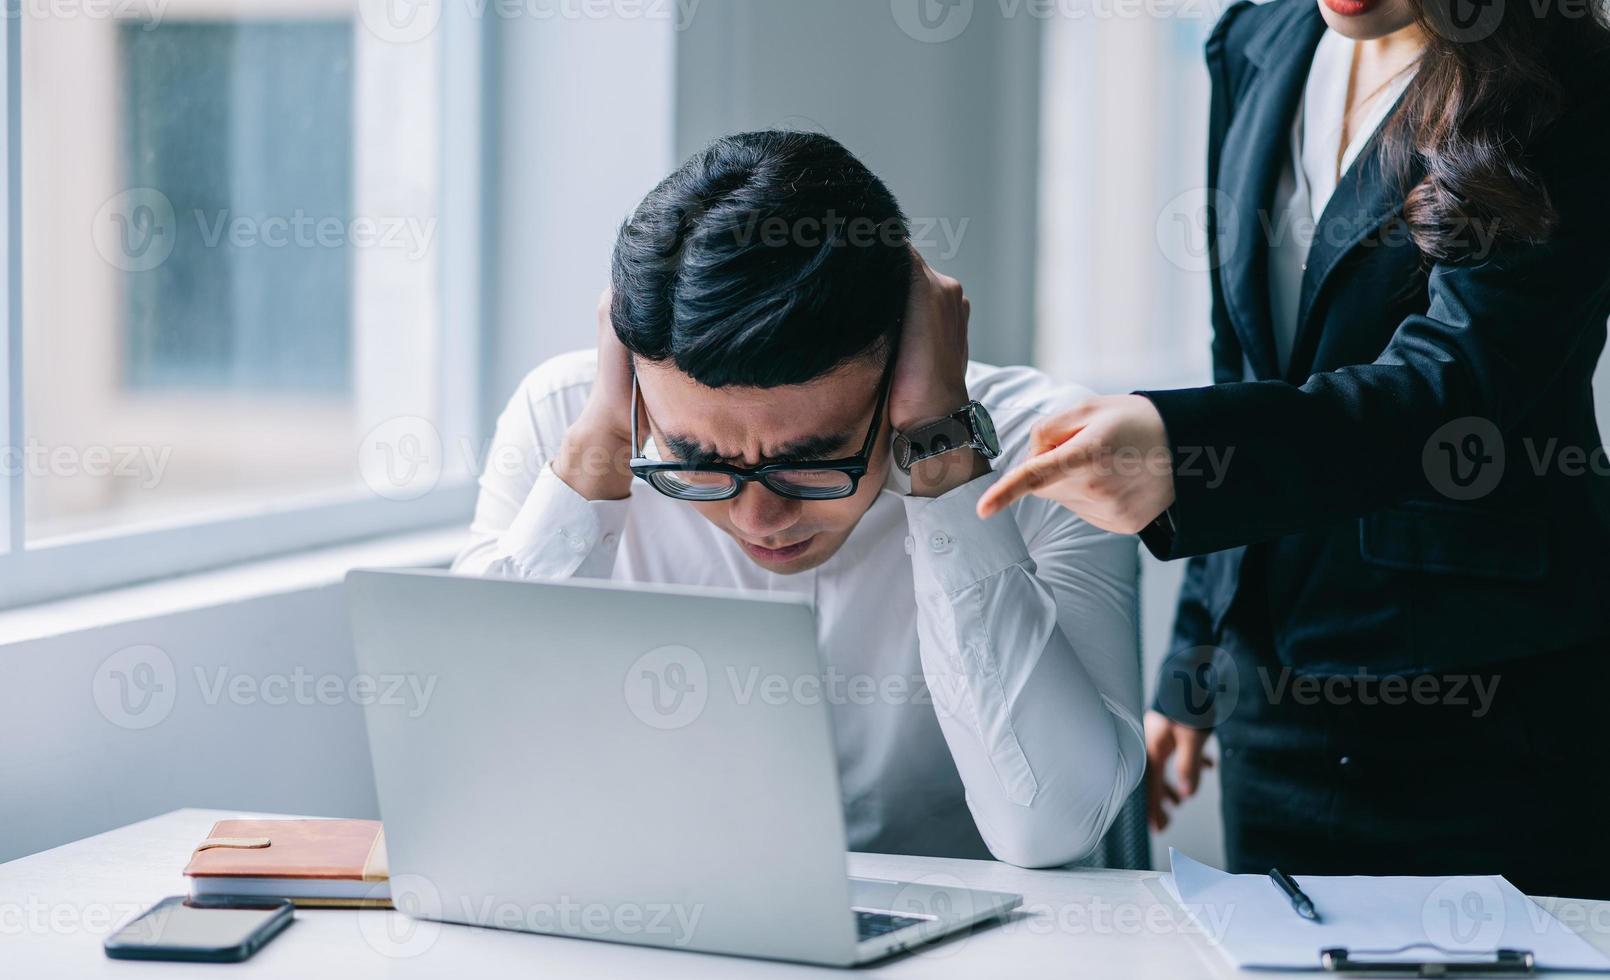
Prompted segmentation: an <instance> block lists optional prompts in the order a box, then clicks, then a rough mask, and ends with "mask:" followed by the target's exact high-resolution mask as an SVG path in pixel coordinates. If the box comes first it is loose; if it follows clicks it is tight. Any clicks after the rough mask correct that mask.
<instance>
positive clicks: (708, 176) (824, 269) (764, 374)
mask: <svg viewBox="0 0 1610 980" xmlns="http://www.w3.org/2000/svg"><path fill="white" fill-rule="evenodd" d="M907 239H908V232H907V228H906V218H905V215H904V214H902V213H901V211H900V205H899V204H898V203H897V202H896V201H895V199H894V195H892V194H890V193H889V189H888V188H887V187H885V186H884V185H883V182H882V181H881V180H879V179H878V178H877V177H876V176H874V175H873V173H872V171H870V170H868V169H867V168H866V166H865V165H863V164H862V163H861V161H859V160H857V159H856V158H855V157H854V156H853V155H851V153H850V151H849V150H846V149H845V148H844V147H843V146H842V145H840V144H839V142H838V141H837V140H834V139H832V138H831V137H828V136H823V135H821V134H819V133H803V132H787V131H780V130H769V131H765V132H756V133H740V134H738V135H736V136H725V137H722V138H721V139H718V140H716V141H714V142H713V143H711V144H710V145H709V146H707V147H705V148H704V149H703V150H702V151H700V152H699V153H697V154H695V155H694V156H693V157H692V158H691V159H689V160H688V161H687V162H686V163H684V164H682V166H680V167H678V168H677V170H676V171H675V172H674V173H672V174H671V175H670V176H669V177H666V178H665V179H664V180H662V181H660V183H659V186H657V187H655V188H654V190H652V191H650V192H649V195H648V196H647V197H645V198H644V199H643V202H642V203H641V204H639V205H638V206H637V210H636V211H634V212H633V213H632V216H631V217H630V218H629V219H627V221H626V223H625V224H623V225H622V226H621V230H620V234H619V236H618V237H617V238H616V241H615V254H614V262H613V268H612V275H611V280H612V287H613V291H614V298H613V301H612V303H611V306H610V317H611V319H612V320H613V322H614V326H615V333H616V334H617V335H619V337H620V339H621V342H622V343H623V344H624V345H625V346H626V348H627V349H628V350H630V351H632V352H633V353H634V354H637V355H638V356H640V357H643V358H646V359H648V360H651V361H669V362H671V363H672V364H674V365H675V366H676V368H677V370H679V371H681V372H682V373H684V374H687V375H689V376H691V377H692V378H693V379H694V380H695V381H697V382H699V383H700V384H703V385H706V386H708V387H712V388H719V387H722V386H724V385H739V386H745V387H759V388H773V387H777V386H779V385H789V384H800V383H803V382H806V381H810V380H811V379H813V378H818V377H821V376H822V375H824V374H826V373H828V372H829V371H831V370H832V369H833V368H835V367H837V366H838V365H840V364H842V363H844V362H845V361H848V360H851V359H854V358H856V357H859V356H862V355H868V354H875V353H878V352H880V351H882V350H886V349H887V350H892V349H893V342H894V341H895V340H897V339H898V337H899V330H900V323H901V319H902V314H903V313H904V311H905V304H906V294H907V293H908V291H909V290H910V283H911V255H910V252H909V251H908V246H907Z"/></svg>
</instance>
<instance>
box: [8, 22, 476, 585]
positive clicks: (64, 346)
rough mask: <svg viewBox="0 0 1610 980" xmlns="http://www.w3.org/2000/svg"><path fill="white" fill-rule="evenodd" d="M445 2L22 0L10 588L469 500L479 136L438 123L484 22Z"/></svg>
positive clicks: (113, 575)
mask: <svg viewBox="0 0 1610 980" xmlns="http://www.w3.org/2000/svg"><path fill="white" fill-rule="evenodd" d="M452 16H454V15H453V14H452V12H449V14H448V17H447V19H445V20H443V21H442V22H441V23H440V24H439V25H437V28H436V29H434V30H427V31H410V32H406V36H401V35H399V32H398V31H397V30H395V25H394V24H381V25H379V26H380V30H379V31H376V30H373V29H371V27H372V25H370V24H368V23H367V22H366V20H365V16H364V11H363V10H362V9H361V8H360V6H359V5H358V4H357V3H356V2H355V0H298V2H296V3H294V4H292V3H285V2H283V0H167V2H165V3H161V4H141V3H133V4H89V3H86V4H84V5H82V6H74V5H73V4H72V3H66V4H43V5H24V7H23V15H22V16H21V17H20V18H16V19H11V20H8V22H7V26H6V29H7V31H8V38H7V41H8V43H7V48H6V50H7V55H6V60H7V62H8V65H9V66H10V67H12V69H13V70H12V71H11V72H10V74H9V77H10V78H12V79H16V80H17V85H16V91H9V92H8V93H7V99H6V103H7V112H8V118H9V119H10V120H11V121H12V126H11V128H10V134H11V135H12V139H13V141H12V142H10V143H9V145H8V146H7V159H8V161H9V163H10V170H9V173H10V178H9V181H8V183H10V184H11V185H13V186H11V187H9V188H8V192H9V193H8V199H9V201H10V202H11V204H12V207H13V208H15V209H16V210H14V211H11V212H10V213H9V215H8V217H9V222H8V228H9V229H10V237H9V242H10V245H11V247H10V248H9V249H8V252H9V253H12V254H8V256H7V267H8V270H9V275H8V282H7V285H8V287H9V289H8V292H9V293H10V294H11V295H12V296H13V297H14V298H15V297H17V296H18V295H19V293H20V303H18V302H16V301H15V299H14V301H13V302H12V304H11V306H12V313H11V315H10V316H8V317H7V318H6V339H7V342H8V343H7V345H6V347H5V352H6V353H7V354H8V358H7V368H6V372H5V373H4V374H0V383H5V396H6V397H5V398H4V399H0V406H3V407H4V409H5V410H6V411H5V413H4V414H5V415H6V416H7V418H6V419H5V428H4V429H0V435H5V436H7V438H6V439H5V440H4V441H3V442H0V447H3V448H5V450H6V454H5V456H4V457H0V481H3V484H4V499H5V500H6V501H7V503H8V506H7V508H6V509H5V511H4V514H5V515H6V519H5V520H4V521H3V524H4V526H5V530H6V532H7V533H6V535H5V537H4V538H3V539H0V550H3V557H0V606H5V605H14V604H17V603H20V602H26V601H33V600H37V599H40V598H44V597H48V596H54V595H62V594H67V593H70V592H77V591H84V590H87V589H93V588H101V587H107V586H110V585H116V584H121V583H124V582H127V581H131V580H133V579H137V578H147V577H156V576H159V575H164V574H172V573H175V572H181V571H188V570H194V569H198V568H203V567H207V566H209V565H216V564H220V563H224V562H230V561H238V560H243V559H246V558H251V557H258V556H262V555H267V554H271V553H276V552H284V551H289V550H293V549H297V548H302V547H308V546H312V545H317V544H325V543H330V542H334V541H338V540H342V539H355V538H360V537H366V536H372V535H376V534H381V533H387V532H391V531H396V530H400V529H406V528H410V527H419V526H425V525H435V524H446V523H454V522H461V521H463V520H466V519H467V516H468V511H469V507H470V505H471V502H472V501H473V490H472V483H471V481H472V479H473V476H474V473H475V471H476V469H477V466H476V463H477V460H476V458H475V455H476V454H475V453H474V452H473V451H472V450H473V448H474V447H475V446H476V445H477V436H478V433H477V427H476V425H475V416H476V412H475V401H474V399H475V390H476V387H477V385H476V377H475V365H476V364H477V363H478V356H477V355H476V354H475V347H476V344H477V342H478V337H477V331H478V328H477V323H478V317H477V316H476V312H477V306H478V304H477V302H476V300H475V291H474V289H473V288H469V286H468V285H467V282H468V280H469V279H472V278H473V273H472V272H471V273H466V271H465V270H466V269H473V263H466V262H465V261H464V256H462V255H458V254H455V249H458V250H460V251H462V250H463V247H465V243H472V242H474V241H476V240H477V239H478V232H477V231H475V229H476V228H477V227H478V219H479V214H478V213H476V212H477V210H478V204H477V202H476V196H475V193H474V191H473V190H470V191H468V192H466V190H465V187H466V186H469V187H471V188H473V186H474V184H475V181H476V179H477V177H478V174H477V173H476V170H477V167H478V163H477V156H478V149H477V148H476V147H477V143H476V141H474V140H467V141H459V142H456V143H453V144H451V145H452V146H453V147H454V148H451V149H445V150H444V147H445V146H449V140H450V139H451V134H452V131H453V127H454V126H456V125H461V123H458V122H455V120H456V119H463V118H472V119H473V118H475V117H476V116H477V114H478V111H479V110H478V97H479V92H478V91H477V89H478V85H477V82H478V75H477V73H476V72H475V70H474V69H473V67H472V68H469V69H467V70H466V69H464V68H463V67H462V66H465V65H472V64H473V61H474V58H473V57H471V58H466V57H464V56H463V51H462V48H463V47H464V46H466V45H473V44H475V43H476V42H475V40H474V38H475V36H476V34H477V32H478V28H476V27H474V25H469V24H456V23H453V22H452ZM455 46H456V48H455ZM455 66H459V67H455ZM460 76H462V77H460ZM466 147H467V149H466ZM444 201H452V202H454V209H453V210H452V212H451V213H448V211H447V209H446V208H445V207H444V204H443V202H444ZM19 211H20V214H19V213H18V212H19ZM19 221H20V224H16V225H15V227H13V224H12V223H17V222H19Z"/></svg>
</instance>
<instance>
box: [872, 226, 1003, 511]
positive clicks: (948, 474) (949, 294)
mask: <svg viewBox="0 0 1610 980" xmlns="http://www.w3.org/2000/svg"><path fill="white" fill-rule="evenodd" d="M971 308H972V304H970V303H969V302H968V301H967V297H966V295H964V294H963V292H962V284H961V283H959V282H957V281H956V280H955V279H952V278H951V277H949V276H946V275H941V274H939V273H937V272H935V271H934V270H933V269H932V268H930V267H929V265H928V263H927V262H925V261H923V258H922V256H921V255H920V254H918V252H917V250H916V249H914V248H913V249H912V250H911V292H910V294H909V296H908V298H907V300H906V313H905V320H904V324H903V326H902V329H901V334H900V359H899V361H898V362H897V363H896V364H895V369H894V381H893V385H892V387H891V388H890V391H889V422H890V424H891V425H893V426H894V427H895V428H896V429H898V430H909V429H913V428H916V427H917V426H918V425H921V424H922V423H924V422H930V421H933V420H934V419H938V418H943V417H944V416H946V415H950V414H952V413H953V412H956V411H958V410H959V409H961V407H962V406H964V405H966V404H967V401H968V395H967V319H968V316H969V314H970V312H971ZM988 472H989V460H987V459H985V458H984V457H983V456H981V455H979V454H978V453H977V452H976V451H974V450H972V449H957V450H953V451H951V452H948V453H942V454H940V455H938V456H934V457H932V458H930V459H926V460H923V461H922V462H920V463H918V464H917V465H916V466H914V467H912V469H911V492H912V494H913V495H914V496H918V497H938V496H941V495H943V494H945V493H948V492H950V491H951V490H954V489H955V488H956V487H959V486H961V485H962V484H964V483H968V482H970V481H972V480H975V479H977V478H978V477H980V476H983V475H984V474H985V473H988Z"/></svg>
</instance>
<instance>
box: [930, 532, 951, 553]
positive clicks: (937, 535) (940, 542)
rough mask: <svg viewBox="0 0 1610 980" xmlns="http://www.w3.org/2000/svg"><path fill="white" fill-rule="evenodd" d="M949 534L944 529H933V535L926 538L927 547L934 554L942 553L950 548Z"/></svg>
mask: <svg viewBox="0 0 1610 980" xmlns="http://www.w3.org/2000/svg"><path fill="white" fill-rule="evenodd" d="M950 541H951V538H950V535H948V534H946V533H945V532H944V531H935V532H934V534H933V537H931V538H929V539H928V548H929V550H931V551H932V552H933V553H934V554H936V555H942V554H944V553H945V552H947V551H949V550H950Z"/></svg>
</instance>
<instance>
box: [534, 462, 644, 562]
mask: <svg viewBox="0 0 1610 980" xmlns="http://www.w3.org/2000/svg"><path fill="white" fill-rule="evenodd" d="M630 502H631V498H630V497H627V498H625V499H622V500H588V499H587V498H586V497H583V496H582V495H581V494H579V493H577V492H576V491H575V490H573V489H571V486H570V484H568V483H566V482H565V481H564V480H561V479H560V478H559V474H557V473H555V472H554V471H553V467H552V466H544V467H543V468H542V472H541V473H539V474H538V475H537V480H536V483H535V484H533V485H532V487H531V493H530V494H528V495H527V496H526V499H525V503H524V504H522V505H521V506H520V512H519V513H518V514H516V515H515V516H514V520H513V521H512V522H511V523H510V524H509V529H508V530H507V531H505V532H504V533H503V541H502V546H503V549H502V550H503V551H504V552H505V553H506V554H507V555H508V556H509V558H510V559H512V560H513V562H514V564H515V566H516V568H518V569H519V571H520V572H521V574H522V575H526V576H529V577H531V578H565V577H568V576H571V575H576V574H592V575H594V576H602V575H607V574H608V573H609V570H610V569H611V568H613V567H614V564H615V551H616V549H617V548H619V547H620V538H621V532H622V531H623V530H624V529H625V527H626V506H627V504H629V503H630ZM584 566H585V567H584ZM589 570H591V571H589Z"/></svg>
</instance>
